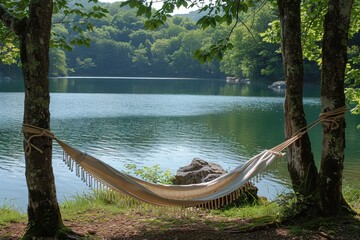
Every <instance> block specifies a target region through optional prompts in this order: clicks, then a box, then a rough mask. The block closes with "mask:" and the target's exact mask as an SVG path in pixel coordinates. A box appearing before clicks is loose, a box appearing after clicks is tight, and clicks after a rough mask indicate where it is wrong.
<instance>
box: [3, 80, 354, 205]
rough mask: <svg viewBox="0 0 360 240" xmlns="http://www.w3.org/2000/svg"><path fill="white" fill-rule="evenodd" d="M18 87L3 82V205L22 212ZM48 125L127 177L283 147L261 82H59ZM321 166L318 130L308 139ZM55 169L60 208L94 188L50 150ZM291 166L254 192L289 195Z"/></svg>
mask: <svg viewBox="0 0 360 240" xmlns="http://www.w3.org/2000/svg"><path fill="white" fill-rule="evenodd" d="M22 90H23V86H22V82H21V81H6V82H4V81H3V82H0V109H1V111H0V182H1V185H0V205H1V204H3V203H5V204H7V205H12V206H15V207H17V208H18V209H20V210H25V209H26V204H27V189H26V183H25V177H24V174H25V163H24V153H23V150H22V134H21V124H22V117H23V101H24V93H23V92H22ZM51 92H52V93H51V106H50V109H51V128H52V131H53V132H54V133H55V134H56V135H57V136H58V137H59V138H60V139H61V140H63V141H65V142H67V143H68V144H70V145H72V146H74V147H76V148H78V149H80V150H82V151H84V152H86V153H88V154H90V155H93V156H95V157H97V158H99V159H101V160H103V161H105V162H106V163H108V164H110V165H111V166H113V167H115V168H117V169H120V170H126V168H125V167H124V165H125V164H127V163H134V164H136V165H137V166H139V167H142V166H154V165H156V164H159V165H160V167H161V169H162V170H167V169H169V170H170V171H171V172H172V173H174V174H175V173H176V171H177V169H178V168H180V167H183V166H185V165H187V164H189V163H190V162H191V160H192V159H193V158H195V157H199V158H202V159H204V160H207V161H211V162H216V163H218V164H220V165H221V166H223V168H224V169H226V170H230V169H232V168H234V167H236V166H238V165H239V164H242V163H244V162H245V161H247V160H248V159H249V158H250V157H252V156H254V155H255V154H257V153H259V152H260V151H262V150H264V149H266V148H272V147H273V146H275V145H277V144H279V143H281V142H282V141H283V140H284V130H283V115H284V114H283V101H284V93H283V92H276V91H273V90H271V89H268V88H267V87H266V86H265V85H240V84H229V83H226V82H225V81H224V80H217V79H185V78H184V79H178V78H177V79H175V78H80V77H78V78H76V77H74V78H53V79H51ZM304 95H305V98H304V105H305V111H306V115H307V119H308V122H309V123H310V122H311V121H313V120H316V119H317V117H318V115H319V111H320V101H319V88H318V86H310V85H309V86H306V87H305V91H304ZM346 120H347V128H346V134H347V135H346V137H347V142H346V162H345V169H344V176H345V181H346V183H349V184H351V185H356V186H359V185H360V184H359V182H360V181H359V180H360V175H359V171H360V161H359V156H360V149H359V147H358V146H359V144H358V141H359V139H360V130H358V129H356V126H357V125H358V124H359V123H360V117H359V116H354V115H350V114H347V115H346ZM310 137H311V141H312V146H313V152H314V155H315V157H316V159H317V160H319V158H320V153H321V152H320V151H321V128H320V127H316V128H315V129H313V130H311V133H310ZM53 167H54V173H55V179H56V187H57V195H58V198H59V200H60V201H63V200H64V199H71V198H72V197H73V196H74V195H76V194H82V193H83V192H87V191H89V189H88V188H87V187H86V186H85V185H84V183H83V182H82V181H80V179H79V178H77V177H76V176H75V174H74V173H73V172H70V171H69V170H68V169H67V167H66V166H65V164H64V163H63V162H62V151H61V149H60V147H59V146H57V145H56V144H55V143H54V154H53ZM289 184H290V179H289V175H288V172H287V166H286V159H280V160H279V161H278V163H277V164H274V165H273V166H271V167H270V168H269V170H268V171H267V172H266V173H265V176H264V178H263V179H262V180H261V181H259V182H258V183H257V184H256V185H257V187H258V188H259V195H263V196H266V197H268V198H270V199H274V198H275V197H276V195H278V194H279V193H282V192H285V191H288V189H289V186H290V185H289Z"/></svg>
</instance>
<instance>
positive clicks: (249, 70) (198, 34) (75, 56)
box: [0, 3, 317, 82]
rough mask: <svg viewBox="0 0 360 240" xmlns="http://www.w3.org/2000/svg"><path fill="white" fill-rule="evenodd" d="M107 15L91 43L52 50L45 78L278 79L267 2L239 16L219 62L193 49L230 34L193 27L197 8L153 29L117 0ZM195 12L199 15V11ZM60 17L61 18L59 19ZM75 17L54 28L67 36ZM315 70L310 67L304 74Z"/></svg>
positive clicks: (60, 21) (95, 29) (280, 73)
mask: <svg viewBox="0 0 360 240" xmlns="http://www.w3.org/2000/svg"><path fill="white" fill-rule="evenodd" d="M104 6H105V7H106V8H107V9H108V11H109V14H108V15H107V17H106V18H103V19H102V20H95V21H94V20H89V21H92V24H93V26H94V27H93V29H92V31H91V30H90V31H88V30H86V29H84V32H85V33H84V34H85V36H86V37H89V38H90V39H91V44H90V47H87V46H75V47H73V49H72V51H68V50H64V49H61V48H52V49H51V71H50V76H148V77H149V76H153V77H204V78H207V77H212V78H224V77H225V76H235V77H240V78H250V79H251V80H255V81H256V80H258V81H262V80H268V81H271V82H272V81H276V80H280V79H282V76H283V71H282V61H281V55H280V53H279V47H280V46H279V45H278V44H273V43H266V42H264V41H262V40H263V39H262V33H263V32H265V31H266V29H267V28H268V26H269V23H270V22H272V21H273V20H275V19H276V18H277V13H276V11H275V10H274V9H273V8H271V7H270V6H269V5H266V6H265V7H262V8H261V9H260V10H259V9H258V10H257V11H256V12H254V11H250V10H249V12H248V13H246V14H244V15H243V16H241V19H242V24H240V25H239V26H238V27H237V28H236V29H234V31H233V34H232V36H231V40H232V43H233V45H234V48H233V49H232V50H231V51H227V52H226V53H225V54H224V57H223V60H222V61H220V62H219V60H217V59H215V60H213V61H212V62H209V63H205V64H200V62H199V61H198V60H196V59H194V57H193V55H194V51H195V50H197V49H199V48H206V47H208V46H210V45H211V44H214V43H215V42H216V41H218V39H220V38H223V37H226V36H227V35H228V34H229V31H230V29H229V27H228V26H226V25H225V24H224V26H223V27H222V28H218V29H213V28H209V29H206V30H202V29H201V27H200V26H197V25H196V22H195V21H196V20H197V19H198V18H196V16H197V14H199V13H197V12H191V13H189V14H187V15H181V16H173V17H171V18H170V21H168V22H167V23H166V25H165V26H162V27H160V28H159V29H157V30H155V31H150V30H146V29H145V28H144V21H145V19H144V18H142V17H139V16H137V14H136V12H135V10H129V9H126V8H121V7H120V3H113V4H104ZM199 16H200V15H199ZM64 19H65V20H66V21H64ZM76 21H77V19H76V18H74V17H71V16H66V17H65V18H64V16H63V15H55V16H54V20H53V32H54V33H56V34H57V35H58V36H59V35H61V36H64V39H71V38H72V36H73V35H72V34H73V31H72V30H71V28H72V26H71V24H70V23H76ZM14 69H16V67H14V66H4V65H1V66H0V70H1V73H2V75H3V76H9V75H11V73H13V72H14ZM316 73H317V67H316V66H315V65H314V64H313V65H309V67H308V71H307V74H308V76H310V77H309V78H312V77H311V75H313V74H316Z"/></svg>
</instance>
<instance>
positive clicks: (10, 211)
mask: <svg viewBox="0 0 360 240" xmlns="http://www.w3.org/2000/svg"><path fill="white" fill-rule="evenodd" d="M25 220H26V215H25V214H22V213H20V212H19V211H17V210H16V209H15V208H14V207H11V206H6V205H4V206H0V227H1V226H3V225H6V224H9V223H12V222H21V221H25Z"/></svg>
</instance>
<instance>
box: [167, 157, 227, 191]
mask: <svg viewBox="0 0 360 240" xmlns="http://www.w3.org/2000/svg"><path fill="white" fill-rule="evenodd" d="M224 173H226V171H225V170H224V169H223V168H222V167H221V166H220V165H219V164H216V163H211V162H207V161H205V160H202V159H200V158H194V159H193V160H192V162H191V164H190V165H188V166H185V167H181V168H179V170H178V171H177V172H176V175H175V178H174V180H173V183H174V184H176V185H186V184H194V183H202V182H209V181H211V180H213V179H215V178H218V177H219V176H221V175H222V174H224Z"/></svg>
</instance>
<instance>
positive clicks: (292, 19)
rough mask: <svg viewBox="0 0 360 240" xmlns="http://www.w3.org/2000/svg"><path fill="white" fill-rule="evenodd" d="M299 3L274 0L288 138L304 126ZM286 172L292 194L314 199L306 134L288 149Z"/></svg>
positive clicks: (311, 159) (297, 0) (313, 173)
mask: <svg viewBox="0 0 360 240" xmlns="http://www.w3.org/2000/svg"><path fill="white" fill-rule="evenodd" d="M300 2H301V1H300V0H278V8H279V14H280V23H281V48H282V55H283V62H284V71H285V79H286V95H285V106H284V107H285V136H286V138H290V137H291V136H292V135H293V134H294V133H295V132H297V131H298V130H299V129H301V128H303V127H305V126H306V125H307V124H306V119H305V113H304V109H303V102H302V97H303V93H302V91H303V71H304V70H303V55H302V45H301V20H300ZM288 154H289V156H288V170H289V173H290V177H291V181H292V185H293V189H294V191H295V192H296V193H300V194H302V195H304V196H309V197H312V198H315V196H316V190H317V189H316V186H317V181H318V173H317V168H316V166H315V162H314V157H313V154H312V151H311V144H310V140H309V137H308V135H307V134H305V135H304V136H303V137H302V138H301V139H299V140H298V141H297V142H295V144H293V145H291V146H290V147H289V148H288Z"/></svg>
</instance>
